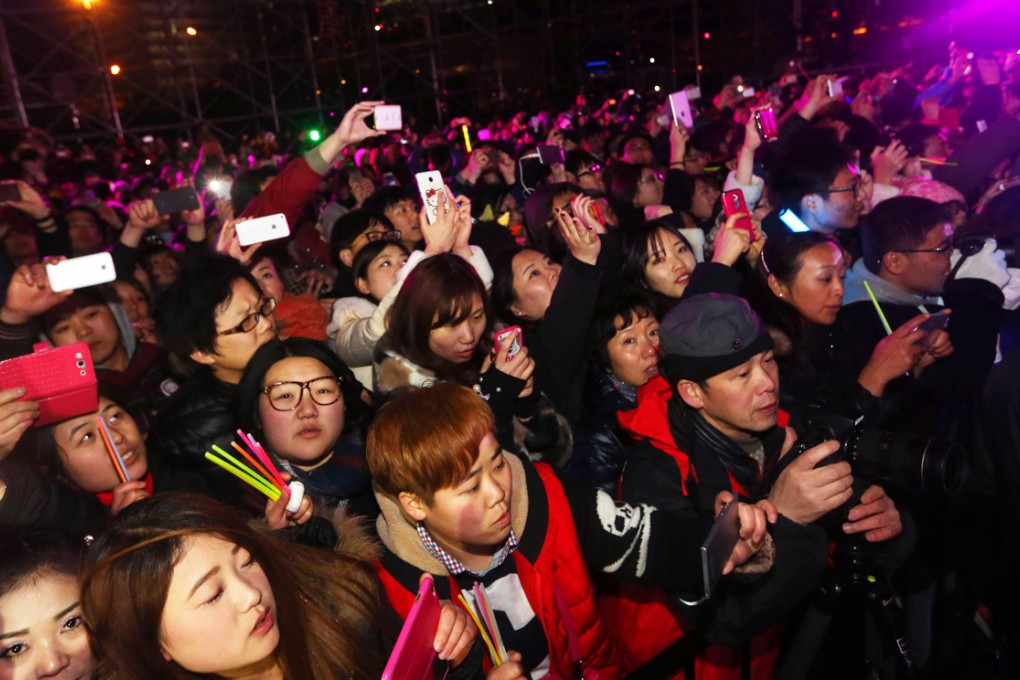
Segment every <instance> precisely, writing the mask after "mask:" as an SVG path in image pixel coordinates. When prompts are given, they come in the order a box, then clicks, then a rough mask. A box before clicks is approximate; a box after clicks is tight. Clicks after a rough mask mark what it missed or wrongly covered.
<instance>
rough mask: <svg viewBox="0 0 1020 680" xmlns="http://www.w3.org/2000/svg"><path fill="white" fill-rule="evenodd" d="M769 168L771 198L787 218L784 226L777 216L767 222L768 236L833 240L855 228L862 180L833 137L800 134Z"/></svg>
mask: <svg viewBox="0 0 1020 680" xmlns="http://www.w3.org/2000/svg"><path fill="white" fill-rule="evenodd" d="M770 167H771V170H770V173H769V181H768V189H769V195H770V196H771V197H772V201H773V203H774V204H775V205H776V208H777V209H778V210H779V211H783V210H786V211H788V212H787V214H786V220H785V221H780V220H779V219H777V216H778V214H777V216H774V217H769V218H766V220H765V221H764V223H763V227H764V228H765V231H766V233H767V234H768V235H769V236H774V235H777V234H781V233H783V232H786V231H805V230H810V231H818V232H822V233H826V234H831V233H834V232H836V230H838V229H852V228H854V227H856V226H857V222H858V220H859V219H860V216H861V207H862V201H860V200H858V199H859V198H860V197H861V196H860V194H861V178H860V175H859V173H858V171H857V170H856V168H855V165H854V157H853V154H852V153H851V152H850V150H849V149H848V148H847V147H845V146H843V145H842V144H840V143H839V142H838V141H837V140H836V138H835V135H834V134H833V133H832V132H831V131H829V130H804V131H801V132H800V133H799V135H798V136H797V137H796V138H795V139H792V140H790V141H789V142H787V144H786V148H785V152H784V153H783V154H781V155H780V156H779V157H777V158H776V160H775V162H774V163H773V164H771V166H770ZM791 222H792V223H793V225H795V226H791V224H790V223H791Z"/></svg>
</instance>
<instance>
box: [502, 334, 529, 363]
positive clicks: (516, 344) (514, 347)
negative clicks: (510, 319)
mask: <svg viewBox="0 0 1020 680" xmlns="http://www.w3.org/2000/svg"><path fill="white" fill-rule="evenodd" d="M514 333H516V334H517V337H516V338H514V341H513V344H511V345H510V349H509V350H508V351H507V353H506V360H507V361H508V362H509V361H510V360H512V359H513V358H514V357H515V356H517V353H518V352H520V351H521V347H523V346H524V345H523V343H522V339H523V337H524V334H523V333H522V332H521V327H520V326H509V327H507V328H504V329H503V330H501V331H496V345H495V347H496V349H497V350H498V349H499V344H500V342H502V340H503V338H505V337H506V336H508V335H513V334H514Z"/></svg>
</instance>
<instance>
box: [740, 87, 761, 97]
mask: <svg viewBox="0 0 1020 680" xmlns="http://www.w3.org/2000/svg"><path fill="white" fill-rule="evenodd" d="M742 94H743V95H744V99H747V98H748V97H753V96H754V95H756V94H758V93H757V92H756V91H755V89H754V88H753V87H745V88H744V90H743V92H742Z"/></svg>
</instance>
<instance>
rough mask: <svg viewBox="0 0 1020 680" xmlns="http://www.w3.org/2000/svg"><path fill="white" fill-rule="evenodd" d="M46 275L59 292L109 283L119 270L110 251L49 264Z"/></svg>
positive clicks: (52, 286)
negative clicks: (114, 264) (115, 266)
mask: <svg viewBox="0 0 1020 680" xmlns="http://www.w3.org/2000/svg"><path fill="white" fill-rule="evenodd" d="M46 276H48V277H49V279H50V288H51V289H53V292H55V293H59V292H61V291H64V290H77V289H78V288H88V287H89V286H98V285H99V284H100V283H109V282H110V281H113V280H114V279H115V278H117V270H116V269H115V268H114V266H113V257H112V256H111V255H110V253H96V254H95V255H84V256H82V257H72V258H71V259H70V260H64V261H63V262H58V263H57V264H48V265H46Z"/></svg>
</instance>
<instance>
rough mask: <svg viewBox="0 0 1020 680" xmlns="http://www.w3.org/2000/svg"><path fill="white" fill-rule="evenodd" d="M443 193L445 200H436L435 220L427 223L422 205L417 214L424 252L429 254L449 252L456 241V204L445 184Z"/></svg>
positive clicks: (458, 220)
mask: <svg viewBox="0 0 1020 680" xmlns="http://www.w3.org/2000/svg"><path fill="white" fill-rule="evenodd" d="M443 193H444V194H445V200H444V199H442V198H441V199H439V201H438V202H437V206H436V221H435V222H433V223H432V224H429V218H428V211H427V210H426V208H424V207H423V208H422V209H421V212H420V213H419V214H418V224H419V225H420V226H421V235H422V238H423V239H425V252H426V253H427V254H429V255H439V254H440V253H449V252H451V251H452V250H453V247H454V245H455V244H456V243H457V236H458V234H457V229H458V227H459V226H460V218H459V216H458V214H457V204H456V202H455V201H454V198H453V194H452V193H451V192H450V190H449V188H447V187H446V186H445V185H444V186H443Z"/></svg>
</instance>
